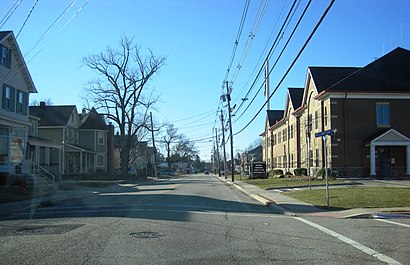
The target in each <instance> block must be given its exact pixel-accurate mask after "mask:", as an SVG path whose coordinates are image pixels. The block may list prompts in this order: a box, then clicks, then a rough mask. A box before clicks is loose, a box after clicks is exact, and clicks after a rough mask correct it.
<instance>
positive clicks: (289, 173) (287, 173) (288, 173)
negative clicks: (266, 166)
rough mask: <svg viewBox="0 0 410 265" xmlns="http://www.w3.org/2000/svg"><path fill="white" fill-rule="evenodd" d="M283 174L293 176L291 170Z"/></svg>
mask: <svg viewBox="0 0 410 265" xmlns="http://www.w3.org/2000/svg"><path fill="white" fill-rule="evenodd" d="M285 175H286V176H293V174H292V172H289V171H288V172H286V173H285Z"/></svg>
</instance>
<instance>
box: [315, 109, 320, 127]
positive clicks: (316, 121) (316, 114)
mask: <svg viewBox="0 0 410 265" xmlns="http://www.w3.org/2000/svg"><path fill="white" fill-rule="evenodd" d="M318 128H319V113H318V112H317V111H315V130H317V129H318Z"/></svg>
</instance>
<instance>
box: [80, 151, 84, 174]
mask: <svg viewBox="0 0 410 265" xmlns="http://www.w3.org/2000/svg"><path fill="white" fill-rule="evenodd" d="M80 173H83V152H82V151H80Z"/></svg>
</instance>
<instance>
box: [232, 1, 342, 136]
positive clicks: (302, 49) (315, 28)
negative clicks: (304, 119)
mask: <svg viewBox="0 0 410 265" xmlns="http://www.w3.org/2000/svg"><path fill="white" fill-rule="evenodd" d="M334 2H335V0H331V2H330V4H329V6H328V7H327V8H326V10H325V12H324V13H323V14H322V16H321V17H320V19H319V21H318V23H317V24H316V26H315V27H314V29H313V30H312V32H311V33H310V35H309V37H308V38H307V40H306V41H305V43H304V44H303V46H302V48H301V49H300V51H299V52H298V54H297V55H296V57H295V58H294V60H293V61H292V63H291V64H290V66H289V68H288V69H287V70H286V72H285V74H284V75H283V77H282V79H281V80H280V81H279V82H278V84H277V86H276V87H275V89H274V90H273V92H272V93H271V94H270V95H269V97H268V99H267V100H266V101H265V103H264V104H263V105H262V107H261V108H260V109H259V111H258V112H257V113H256V114H255V115H254V116H253V118H252V119H251V120H250V121H249V122H248V123H247V124H246V125H245V126H244V127H243V128H242V129H241V130H240V131H238V132H237V133H235V134H234V135H238V134H240V133H241V132H243V131H244V130H245V129H246V128H247V127H248V126H249V125H250V124H251V123H252V122H253V121H254V120H255V119H256V117H257V116H258V115H259V113H260V112H261V111H262V110H263V108H264V107H265V106H266V104H267V103H268V101H269V100H270V99H271V98H272V96H273V95H274V94H275V93H276V91H277V90H278V88H279V86H280V85H281V84H282V82H283V81H284V80H285V78H286V76H287V75H288V74H289V72H290V70H291V69H292V68H293V66H294V65H295V63H296V61H297V60H298V59H299V57H300V55H301V54H302V52H303V51H304V49H305V48H306V46H307V45H308V43H309V42H310V40H311V39H312V37H313V35H314V34H315V32H316V30H317V29H318V28H319V26H320V24H322V22H323V20H324V18H325V17H326V15H327V13H328V12H329V10H330V8H331V7H332V6H333V3H334Z"/></svg>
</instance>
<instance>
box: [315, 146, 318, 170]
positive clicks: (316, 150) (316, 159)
mask: <svg viewBox="0 0 410 265" xmlns="http://www.w3.org/2000/svg"><path fill="white" fill-rule="evenodd" d="M315 161H316V163H315V166H316V167H318V166H319V149H317V148H316V149H315Z"/></svg>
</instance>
